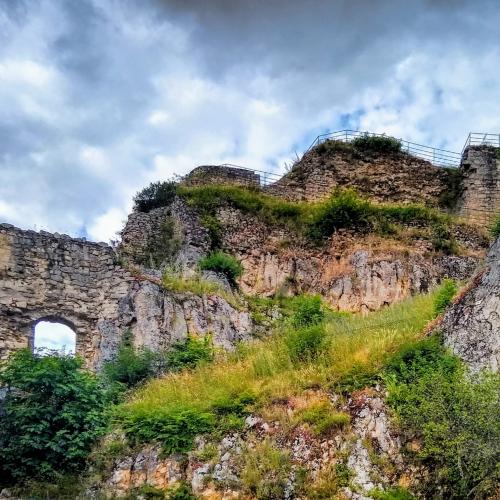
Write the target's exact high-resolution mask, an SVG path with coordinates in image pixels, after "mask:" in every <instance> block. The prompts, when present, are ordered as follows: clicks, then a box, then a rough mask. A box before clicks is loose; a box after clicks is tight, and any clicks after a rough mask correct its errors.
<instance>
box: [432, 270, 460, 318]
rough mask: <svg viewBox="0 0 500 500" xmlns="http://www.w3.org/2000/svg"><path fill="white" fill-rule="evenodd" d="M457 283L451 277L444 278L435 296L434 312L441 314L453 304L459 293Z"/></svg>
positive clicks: (437, 314)
mask: <svg viewBox="0 0 500 500" xmlns="http://www.w3.org/2000/svg"><path fill="white" fill-rule="evenodd" d="M457 291H458V287H457V284H456V283H455V282H454V281H453V280H451V279H444V280H443V282H442V283H441V286H440V287H439V290H438V292H437V294H436V297H435V298H434V313H435V314H436V316H439V315H440V314H442V313H443V312H444V310H445V309H446V308H447V307H448V306H449V305H450V304H451V301H452V300H453V297H455V295H456V294H457Z"/></svg>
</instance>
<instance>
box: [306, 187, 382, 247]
mask: <svg viewBox="0 0 500 500" xmlns="http://www.w3.org/2000/svg"><path fill="white" fill-rule="evenodd" d="M374 212H375V211H374V208H373V207H372V205H371V204H370V203H369V202H368V201H366V200H363V199H362V198H360V197H359V196H358V195H357V194H356V193H355V192H354V191H352V190H345V191H336V192H334V193H333V194H332V196H331V197H330V198H328V200H326V201H325V202H323V203H320V204H318V205H317V206H316V207H315V208H314V209H313V211H312V215H311V216H310V219H309V221H308V222H309V224H308V226H309V234H310V236H311V237H312V238H313V239H315V240H320V239H322V238H327V237H329V236H331V235H332V234H333V233H334V232H335V231H337V230H338V229H358V230H366V229H368V228H369V227H371V225H372V221H371V218H372V216H373V215H374Z"/></svg>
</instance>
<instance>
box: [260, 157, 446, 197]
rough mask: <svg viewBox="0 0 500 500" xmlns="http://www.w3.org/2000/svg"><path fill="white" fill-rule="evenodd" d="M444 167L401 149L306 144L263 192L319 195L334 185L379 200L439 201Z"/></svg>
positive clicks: (443, 188) (299, 195)
mask: <svg viewBox="0 0 500 500" xmlns="http://www.w3.org/2000/svg"><path fill="white" fill-rule="evenodd" d="M449 175H450V174H449V171H448V170H447V169H443V168H440V167H436V166H434V165H432V164H431V163H429V162H428V161H425V160H422V159H420V158H416V157H414V156H411V155H409V154H406V153H387V154H384V153H377V154H367V153H360V152H357V151H355V150H352V149H350V148H343V149H340V150H333V151H322V150H319V151H318V150H317V148H315V149H312V150H311V151H309V152H308V153H306V154H305V155H304V157H303V158H302V159H301V160H300V161H299V162H298V163H297V164H295V166H294V167H293V168H292V170H291V171H290V172H288V173H287V174H285V175H284V176H283V177H282V178H281V179H280V180H278V181H277V182H275V183H273V184H271V185H270V186H267V187H266V188H265V191H266V192H267V193H269V194H273V195H276V196H280V197H282V198H286V199H288V200H292V201H300V200H321V199H324V198H325V197H327V196H328V195H329V194H330V193H331V192H332V190H333V189H335V188H354V189H355V190H356V191H357V192H359V193H360V194H362V195H365V196H367V197H369V198H371V199H374V200H376V201H380V202H392V203H398V202H399V203H406V202H411V203H424V204H427V205H431V206H437V205H439V204H440V200H441V198H442V197H443V195H444V193H446V191H447V190H448V186H449Z"/></svg>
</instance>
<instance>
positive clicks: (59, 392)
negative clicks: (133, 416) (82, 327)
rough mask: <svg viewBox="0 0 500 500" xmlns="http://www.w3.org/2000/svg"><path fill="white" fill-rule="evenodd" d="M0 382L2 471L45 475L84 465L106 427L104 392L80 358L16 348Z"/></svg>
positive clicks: (13, 475) (12, 474)
mask: <svg viewBox="0 0 500 500" xmlns="http://www.w3.org/2000/svg"><path fill="white" fill-rule="evenodd" d="M0 383H1V384H2V385H3V386H4V387H7V388H8V389H9V390H8V392H7V395H6V397H5V400H4V402H3V405H2V406H3V415H2V425H1V426H0V470H1V472H2V476H3V477H4V478H5V479H7V478H10V479H14V480H22V479H23V478H27V477H31V478H39V479H46V478H53V477H58V476H59V475H60V474H61V473H63V472H66V471H75V470H78V469H80V468H81V467H83V465H84V461H85V458H86V456H87V454H88V452H89V450H90V447H91V446H92V444H93V443H94V442H95V440H96V439H97V438H98V437H99V436H100V435H101V433H102V432H103V431H104V428H105V425H106V418H105V414H104V409H105V407H106V404H107V397H106V394H105V392H104V391H103V389H102V388H101V387H100V385H99V382H98V380H97V378H96V377H95V376H93V375H92V374H90V373H88V372H85V371H84V370H83V369H82V363H81V361H80V360H79V359H77V358H73V357H71V356H58V355H49V356H40V355H37V354H33V353H31V352H30V351H29V350H27V349H25V350H20V351H17V352H16V353H15V354H14V355H13V356H12V357H11V358H10V359H9V361H8V363H7V365H6V367H5V369H4V370H3V371H2V372H1V374H0Z"/></svg>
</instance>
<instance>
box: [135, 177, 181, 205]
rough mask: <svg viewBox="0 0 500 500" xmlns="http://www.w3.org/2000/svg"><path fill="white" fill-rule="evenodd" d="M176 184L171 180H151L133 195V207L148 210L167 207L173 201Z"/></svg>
mask: <svg viewBox="0 0 500 500" xmlns="http://www.w3.org/2000/svg"><path fill="white" fill-rule="evenodd" d="M176 193H177V185H176V184H175V182H173V181H165V182H152V183H151V184H150V185H149V186H147V187H145V188H144V189H142V190H141V191H139V192H138V193H137V194H136V195H135V196H134V208H135V210H137V211H138V212H149V211H150V210H153V208H159V207H167V206H168V205H170V204H171V203H172V201H174V198H175V195H176Z"/></svg>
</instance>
